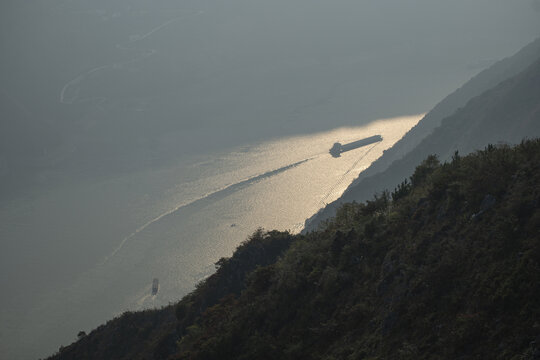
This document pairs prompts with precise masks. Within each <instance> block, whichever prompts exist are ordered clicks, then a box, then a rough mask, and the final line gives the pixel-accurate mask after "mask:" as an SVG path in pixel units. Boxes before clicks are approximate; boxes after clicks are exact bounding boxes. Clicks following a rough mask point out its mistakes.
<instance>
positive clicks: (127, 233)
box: [0, 0, 540, 359]
mask: <svg viewBox="0 0 540 360" xmlns="http://www.w3.org/2000/svg"><path fill="white" fill-rule="evenodd" d="M539 4H540V3H539V2H538V1H532V0H515V1H508V0H457V1H444V2H443V1H433V0H382V1H367V0H357V1H353V0H334V1H329V0H325V1H322V0H310V1H308V0H294V1H281V0H278V1H259V0H256V1H253V0H249V1H248V0H229V1H215V0H182V1H173V0H153V1H150V0H114V1H107V0H41V1H37V0H31V1H15V0H3V1H2V3H1V4H0V59H1V61H0V245H1V248H2V251H1V252H0V274H1V275H0V288H1V289H2V300H1V302H0V324H1V325H0V358H2V359H36V358H41V357H42V358H45V357H47V356H49V355H52V354H53V353H54V352H55V351H57V350H58V348H59V347H60V346H61V345H64V346H65V345H69V344H70V343H71V342H73V341H75V340H76V339H77V333H79V331H85V332H90V331H91V330H92V329H94V328H96V327H97V326H99V325H100V324H102V323H105V322H106V321H107V320H108V319H111V318H113V317H114V316H117V315H119V314H122V313H123V312H125V311H127V310H141V309H147V308H157V307H161V306H165V305H167V304H169V303H173V302H175V301H178V300H179V299H181V298H182V296H184V295H186V294H187V293H189V292H190V291H192V290H193V288H194V287H195V285H196V284H197V283H198V282H200V281H201V280H203V279H205V278H206V277H208V276H209V275H210V274H212V273H213V272H214V270H215V267H214V263H216V261H218V260H219V259H220V258H222V257H225V256H231V254H232V253H233V251H234V249H235V248H236V247H237V246H238V245H239V244H240V243H241V242H242V241H244V240H245V239H246V238H248V237H249V236H250V234H252V233H253V232H254V231H255V230H256V229H258V228H259V227H262V228H264V229H278V230H290V232H291V233H293V234H296V233H299V232H300V231H301V230H302V229H303V228H304V225H305V221H306V219H308V218H310V217H311V216H313V215H314V214H315V213H317V211H319V210H320V209H321V208H323V207H325V206H326V205H327V204H329V203H332V202H333V201H335V200H336V199H338V198H340V196H341V195H342V194H343V192H344V191H345V190H346V189H347V187H348V186H349V185H350V184H351V183H352V182H353V181H354V180H355V179H356V178H357V177H358V176H359V174H361V173H362V171H364V170H365V169H367V168H368V167H369V166H370V164H372V163H373V162H374V161H375V160H377V159H378V158H379V157H380V156H381V155H383V154H384V153H386V152H387V150H388V149H390V148H391V147H392V146H393V145H394V144H395V143H396V142H398V141H399V140H400V139H401V138H402V137H403V136H404V135H405V134H406V133H407V132H408V131H409V130H410V129H411V128H413V127H414V126H415V125H416V124H417V123H418V122H419V121H420V120H421V119H422V117H423V116H424V114H426V113H427V112H428V111H430V110H431V109H432V108H433V107H434V106H435V105H436V104H437V103H438V102H439V101H441V100H442V99H443V98H445V96H447V95H448V94H450V93H452V92H453V91H454V90H456V89H458V88H459V87H460V86H462V85H463V84H464V83H466V82H467V81H468V80H470V79H471V78H472V77H473V76H475V75H476V74H478V73H479V72H481V71H482V70H484V69H487V68H489V67H490V66H491V65H493V64H494V63H496V62H497V61H499V60H501V59H504V58H506V57H508V56H510V55H513V54H514V53H516V52H517V51H518V50H520V49H521V48H522V47H524V46H525V45H527V44H528V43H530V42H532V41H533V40H535V38H536V37H538V35H539V34H540V5H539ZM374 135H380V136H381V137H382V141H380V142H374V143H370V144H369V145H367V146H364V147H361V148H358V149H354V150H351V151H347V152H345V153H343V154H341V156H340V157H339V158H333V157H332V156H331V155H330V154H329V152H328V150H329V149H330V148H331V147H332V145H333V144H334V143H335V142H340V143H342V144H346V143H350V142H354V141H357V140H359V139H363V138H368V137H370V136H374ZM402 155H405V153H403V154H402V153H399V154H397V155H395V158H392V161H393V160H394V159H399V158H401V156H402ZM393 156H394V155H393ZM389 163H390V161H389ZM399 180H400V181H401V179H399ZM153 279H159V286H158V283H157V282H155V283H154V285H153ZM153 286H154V287H155V288H154V289H153V288H152V287H153Z"/></svg>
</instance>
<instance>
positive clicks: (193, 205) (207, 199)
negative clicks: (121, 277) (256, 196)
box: [102, 157, 316, 264]
mask: <svg viewBox="0 0 540 360" xmlns="http://www.w3.org/2000/svg"><path fill="white" fill-rule="evenodd" d="M315 158H316V157H311V158H308V159H304V160H301V161H297V162H295V163H293V164H289V165H286V166H283V167H280V168H279V169H275V170H271V171H267V172H265V173H263V174H260V175H256V176H253V177H250V178H247V179H245V180H242V181H239V182H237V183H234V184H231V185H227V186H225V187H223V188H221V189H219V190H216V191H214V192H211V193H208V194H206V195H204V196H202V197H200V198H198V199H196V200H193V201H191V202H189V203H187V204H183V205H179V206H177V207H175V208H174V209H172V210H169V211H167V212H165V213H163V214H161V215H159V216H157V217H155V218H154V219H152V220H150V221H148V222H147V223H145V224H144V225H142V226H140V227H139V228H137V229H136V230H135V231H134V232H132V233H131V234H129V235H128V236H126V237H125V238H123V239H122V241H121V242H120V244H119V245H118V247H117V248H116V249H115V250H114V251H113V252H111V253H110V254H109V255H108V256H107V257H106V258H105V260H104V261H103V262H102V264H105V263H106V262H108V261H109V260H110V259H111V258H113V257H114V256H115V255H116V254H117V253H118V252H119V251H120V250H121V249H122V248H123V247H124V245H125V244H126V243H127V242H128V241H129V240H130V239H131V238H133V237H134V236H135V235H137V234H139V233H140V232H142V231H143V230H145V229H146V228H148V227H149V226H150V225H152V224H154V223H156V222H158V221H160V220H162V219H164V218H165V217H167V216H172V215H175V216H178V215H180V214H181V213H184V212H187V213H192V212H194V211H197V210H199V209H202V208H204V207H206V206H208V205H210V204H212V203H214V202H216V201H219V200H221V199H224V198H226V197H227V196H230V195H232V194H234V193H236V192H237V191H240V190H242V189H244V188H246V187H248V186H251V185H253V184H255V183H257V182H259V181H262V180H264V179H268V178H270V177H272V176H276V175H278V174H281V173H283V172H285V171H287V170H290V169H292V168H295V167H297V166H300V165H302V164H304V163H306V162H308V161H310V160H313V159H315Z"/></svg>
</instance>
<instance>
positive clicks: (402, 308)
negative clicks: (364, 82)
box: [174, 140, 540, 359]
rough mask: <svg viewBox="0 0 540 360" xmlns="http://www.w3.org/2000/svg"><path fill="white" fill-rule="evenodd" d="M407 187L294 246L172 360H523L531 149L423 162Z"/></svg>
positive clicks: (532, 312) (536, 160)
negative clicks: (445, 161) (446, 160)
mask: <svg viewBox="0 0 540 360" xmlns="http://www.w3.org/2000/svg"><path fill="white" fill-rule="evenodd" d="M411 183H412V185H403V186H402V187H400V188H398V189H396V191H395V192H394V193H393V194H392V196H391V197H390V196H389V195H388V194H387V193H385V194H383V195H382V196H380V197H376V198H375V199H374V200H372V201H368V202H367V203H365V204H348V205H346V206H344V207H342V208H341V209H340V210H339V211H338V215H337V217H336V218H335V219H333V220H332V221H330V222H329V223H328V224H327V226H326V228H325V229H324V230H323V231H321V232H317V233H310V234H308V235H307V236H298V237H297V238H296V240H295V242H294V243H293V244H292V246H291V248H290V249H289V250H288V251H287V252H286V253H285V255H284V257H283V258H282V259H280V260H278V261H277V262H276V263H275V264H273V265H269V266H266V267H259V268H258V269H257V270H255V271H254V272H253V273H252V274H251V275H250V277H249V280H250V281H249V283H248V286H247V288H246V290H244V291H243V292H242V293H241V295H240V296H230V297H227V298H224V299H223V300H222V301H221V302H220V303H219V304H217V305H215V306H213V307H211V308H208V309H207V310H206V311H205V312H204V313H203V315H202V316H201V317H200V318H198V319H197V320H196V321H195V324H194V325H192V326H191V327H189V328H188V332H187V334H186V335H184V336H183V337H182V338H181V340H180V341H179V353H178V354H177V355H175V357H174V358H175V359H537V358H538V356H539V355H540V345H539V340H540V323H539V320H538V319H540V303H538V301H537V300H536V299H538V297H539V296H540V281H539V280H540V278H539V276H540V275H539V274H540V232H539V229H540V141H538V140H537V141H531V142H526V143H523V144H522V145H520V146H518V147H517V148H515V149H511V148H509V147H506V146H503V147H499V148H497V147H493V146H490V147H488V148H487V149H486V150H484V151H481V152H478V153H475V154H474V155H470V156H467V157H464V158H461V157H459V156H455V157H454V159H453V160H452V162H450V163H446V164H443V165H440V164H439V163H438V161H437V160H436V158H435V157H433V156H432V157H429V158H428V159H427V160H426V161H424V162H423V164H422V165H420V166H419V167H418V168H417V169H416V171H415V173H414V174H413V176H412V177H411ZM391 198H392V199H393V201H392V200H391Z"/></svg>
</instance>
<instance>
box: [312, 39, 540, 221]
mask: <svg viewBox="0 0 540 360" xmlns="http://www.w3.org/2000/svg"><path fill="white" fill-rule="evenodd" d="M539 59H540V39H538V40H536V41H535V42H533V43H531V44H530V45H528V46H527V47H525V48H524V49H522V50H521V51H520V52H519V53H517V54H516V55H514V56H513V57H511V58H508V59H505V60H503V61H500V62H498V63H497V64H495V65H493V66H492V67H491V68H489V69H488V70H485V71H483V72H482V73H480V74H479V75H477V76H476V77H475V78H473V79H471V80H470V81H469V82H468V83H467V84H465V85H464V86H463V87H462V88H460V89H458V90H457V91H456V92H454V93H453V94H451V95H450V96H448V97H447V98H446V99H444V100H443V101H442V102H441V103H439V104H438V105H437V106H436V107H435V108H434V109H433V110H432V111H430V112H429V113H428V114H427V115H426V116H425V117H424V119H422V120H421V121H420V122H419V123H418V125H417V126H416V127H414V128H413V129H411V130H410V131H409V132H408V133H407V134H406V135H405V136H404V137H403V139H401V140H400V141H399V142H397V143H396V144H395V145H394V146H393V147H392V148H391V149H389V150H387V151H386V152H385V154H384V155H383V156H382V157H381V158H380V159H378V160H377V161H376V162H374V163H373V164H372V165H371V166H370V167H369V168H368V169H367V170H366V171H364V172H362V173H361V174H360V176H359V178H358V179H356V180H355V181H354V182H353V184H351V186H350V187H349V188H348V189H347V191H345V193H344V194H343V196H342V197H341V198H340V199H338V200H336V201H335V202H334V203H331V204H329V205H328V206H327V207H326V208H324V209H323V210H321V211H320V212H319V213H318V214H316V215H314V216H313V217H312V218H311V219H308V221H307V222H306V230H305V231H311V230H314V229H316V228H317V226H318V224H319V223H320V222H321V221H324V220H325V219H328V218H329V217H331V216H333V215H334V214H335V212H336V209H337V208H338V207H339V206H340V205H341V204H343V203H346V202H350V201H364V200H366V199H368V198H369V197H371V196H372V194H373V193H375V192H380V191H382V190H384V189H391V188H394V187H395V186H396V185H397V184H398V183H399V182H401V181H402V180H403V179H405V178H406V177H407V176H408V174H410V173H411V171H412V170H413V169H414V167H415V166H416V164H418V162H419V161H421V160H422V159H423V158H425V157H426V156H427V155H429V154H431V153H433V154H438V155H440V156H441V158H443V159H447V158H448V156H449V154H451V153H453V151H454V150H456V149H459V151H460V152H462V153H464V154H466V153H469V152H470V151H473V150H475V149H480V148H482V147H483V146H485V145H486V144H487V143H489V142H493V143H496V142H498V141H505V142H512V143H517V142H519V141H520V140H521V139H522V138H524V137H534V136H539V135H540V114H539V113H538V99H539V97H540V92H539V90H538V86H540V85H539V82H540V79H539V78H538V67H539V66H540V65H539V63H538V60H539ZM496 85H497V86H496ZM495 86H496V87H495ZM493 87H495V88H494V89H492V88H493ZM507 106H508V108H507ZM463 107H464V108H463ZM443 119H444V121H443ZM453 123H454V124H453ZM434 129H437V130H434ZM428 144H430V145H428Z"/></svg>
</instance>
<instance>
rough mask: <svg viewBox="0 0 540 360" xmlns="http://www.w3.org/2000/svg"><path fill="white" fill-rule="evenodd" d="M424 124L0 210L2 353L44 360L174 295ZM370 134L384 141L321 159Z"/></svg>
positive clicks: (290, 220) (189, 167) (293, 140)
mask: <svg viewBox="0 0 540 360" xmlns="http://www.w3.org/2000/svg"><path fill="white" fill-rule="evenodd" d="M420 118H421V115H415V116H407V117H399V118H392V119H382V120H377V121H374V122H371V123H369V124H368V125H365V126H362V127H354V128H340V129H336V130H333V131H328V132H323V133H316V134H311V135H306V136H295V137H289V138H281V139H276V140H272V141H267V142H262V143H256V144H248V145H245V146H239V147H236V148H231V149H228V150H223V151H220V152H215V153H211V154H203V155H196V156H191V157H189V158H186V159H180V160H179V162H178V163H177V164H175V165H174V166H169V167H167V168H163V169H160V170H155V171H151V172H150V171H148V172H142V173H135V174H129V175H123V176H118V177H113V178H107V179H102V180H99V181H89V182H85V183H77V184H74V185H71V186H62V187H60V188H57V189H54V190H50V191H48V192H47V193H44V194H41V195H39V196H33V197H27V198H24V199H18V200H15V201H11V202H9V203H3V204H2V205H1V208H0V224H2V226H1V227H0V237H1V238H3V239H9V241H8V242H7V245H6V248H5V249H3V251H2V255H1V257H2V258H1V271H0V286H1V288H2V293H3V294H4V295H3V296H2V303H1V306H0V323H2V324H3V326H2V328H1V331H2V333H1V334H0V348H1V355H2V356H1V357H2V358H24V359H30V358H37V357H44V356H47V355H49V354H52V353H53V352H54V351H56V350H57V349H58V347H59V346H60V345H68V344H69V343H71V342H72V341H74V340H75V339H76V334H77V333H78V332H79V331H80V330H84V331H86V332H89V331H91V330H92V329H93V328H95V327H96V326H98V325H99V324H101V323H104V322H105V321H106V320H108V319H110V318H112V317H114V316H116V315H119V314H121V313H122V312H124V311H126V310H139V309H143V308H151V307H160V306H162V305H167V304H169V303H171V302H175V301H177V300H179V299H180V298H181V297H182V296H183V295H185V294H186V293H188V292H189V291H191V290H192V289H193V288H194V285H195V284H196V283H197V282H199V281H201V280H202V279H204V278H205V277H206V276H208V275H209V274H211V273H212V271H213V270H214V263H215V262H216V261H217V260H218V259H219V258H221V257H223V256H230V255H231V254H232V252H233V251H234V249H235V248H236V247H237V246H238V245H239V244H240V243H241V242H242V241H243V240H245V239H246V238H247V237H248V236H249V235H250V234H252V233H253V232H254V231H255V230H256V229H257V228H259V227H262V228H265V229H278V230H289V231H291V232H293V233H296V232H299V231H300V230H301V229H302V226H303V223H304V221H305V219H306V218H308V217H309V216H311V215H313V214H314V213H315V212H317V210H319V209H320V208H321V207H322V206H324V205H325V204H326V203H328V202H331V201H333V200H335V199H336V198H337V197H339V196H340V195H341V194H342V193H343V191H344V190H345V188H346V187H347V186H348V185H349V184H350V183H351V182H352V180H353V179H354V178H355V177H356V176H358V174H359V173H360V172H361V171H362V170H364V169H365V168H366V167H368V166H369V164H370V163H371V162H373V161H374V160H375V159H377V158H378V157H379V156H381V155H382V152H383V151H384V150H385V149H387V148H388V147H390V146H391V145H392V144H394V143H395V142H396V141H397V140H398V139H400V138H401V137H402V136H403V135H404V134H405V132H407V131H408V130H409V129H410V128H411V127H412V126H414V125H415V124H416V123H417V122H418V120H419V119H420ZM374 134H380V135H382V137H383V139H384V140H383V141H382V142H379V143H375V144H372V145H368V146H366V147H363V148H360V149H356V150H353V151H349V152H347V153H344V154H342V156H341V157H340V158H332V157H331V156H330V155H329V153H328V149H329V148H330V147H331V146H332V144H333V143H334V142H336V141H340V142H342V143H346V142H349V141H354V140H357V139H361V138H364V137H367V136H371V135H374ZM153 278H159V283H160V287H159V292H158V294H157V296H151V294H150V292H151V283H152V279H153Z"/></svg>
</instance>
